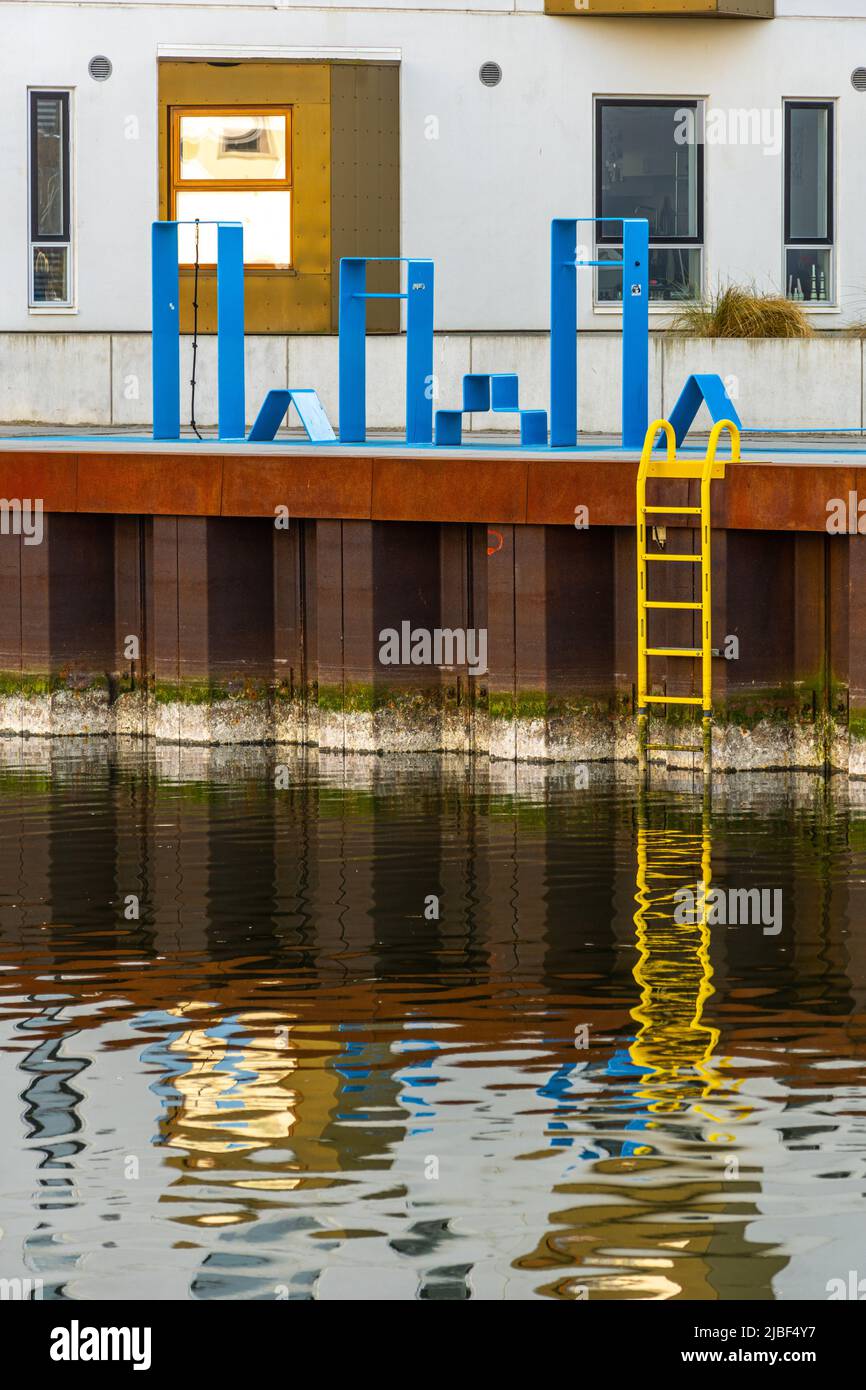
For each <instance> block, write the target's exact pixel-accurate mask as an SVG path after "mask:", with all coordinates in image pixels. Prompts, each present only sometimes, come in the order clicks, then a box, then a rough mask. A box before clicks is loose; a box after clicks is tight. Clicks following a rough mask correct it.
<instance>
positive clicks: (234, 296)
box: [217, 223, 246, 439]
mask: <svg viewBox="0 0 866 1390" xmlns="http://www.w3.org/2000/svg"><path fill="white" fill-rule="evenodd" d="M217 405H218V421H219V437H220V439H243V438H244V436H245V433H246V428H245V427H246V421H245V419H244V413H245V412H244V229H243V227H241V226H232V225H223V223H219V224H218V225H217Z"/></svg>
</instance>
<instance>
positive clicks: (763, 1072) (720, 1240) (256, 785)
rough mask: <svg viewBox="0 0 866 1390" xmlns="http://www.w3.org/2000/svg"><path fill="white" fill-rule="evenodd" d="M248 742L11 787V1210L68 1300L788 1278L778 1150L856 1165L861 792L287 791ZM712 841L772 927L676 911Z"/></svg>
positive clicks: (4, 1038) (865, 988) (383, 784)
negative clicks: (762, 890)
mask: <svg viewBox="0 0 866 1390" xmlns="http://www.w3.org/2000/svg"><path fill="white" fill-rule="evenodd" d="M202 756H203V755H202ZM250 756H251V757H252V758H253V761H252V767H251V768H247V767H246V766H245V765H244V764H239V768H238V769H233V770H231V771H230V772H226V771H225V770H224V769H223V771H221V772H220V775H219V776H215V775H212V776H202V775H200V774H197V775H196V776H191V777H187V778H186V779H184V778H176V779H175V780H174V781H171V780H165V779H161V778H160V777H158V776H155V775H154V774H153V770H152V768H151V767H150V764H149V763H148V761H147V759H143V760H140V761H135V760H132V761H131V762H130V763H129V764H124V763H123V762H122V760H121V761H116V760H112V758H108V759H106V760H105V761H104V762H103V763H100V762H99V760H98V759H97V760H96V764H95V766H88V767H87V768H83V769H79V770H78V771H74V770H72V771H70V765H71V762H72V760H70V761H69V762H68V763H67V764H64V763H63V762H62V760H61V764H60V766H59V768H55V769H54V771H53V772H52V776H51V778H50V779H42V781H40V782H38V783H34V782H31V781H28V779H27V778H26V777H21V778H20V779H19V780H18V781H15V780H14V779H13V787H12V788H11V789H7V794H6V796H5V798H4V799H3V801H2V803H0V817H2V818H3V826H2V828H3V831H4V832H5V833H4V834H2V835H0V868H2V872H3V875H4V876H5V879H4V881H5V884H6V892H5V894H3V895H0V957H2V961H0V963H2V966H3V971H2V973H0V1019H2V1021H3V1028H4V1030H6V1031H4V1032H3V1033H2V1035H0V1064H2V1068H3V1069H4V1070H0V1085H2V1086H4V1087H5V1089H3V1090H2V1097H3V1098H4V1104H7V1105H8V1100H7V1099H6V1098H7V1097H8V1096H9V1095H10V1094H12V1095H14V1096H16V1097H21V1098H22V1100H23V1108H22V1106H21V1105H20V1104H19V1105H17V1108H16V1110H15V1113H16V1115H21V1114H23V1117H24V1120H25V1126H24V1131H25V1132H24V1133H23V1134H22V1135H21V1137H20V1140H18V1139H13V1141H12V1143H11V1145H10V1149H11V1157H12V1161H13V1162H14V1164H15V1165H16V1173H18V1174H19V1176H18V1177H17V1178H16V1179H15V1182H14V1183H13V1184H12V1190H13V1191H14V1192H15V1193H16V1197H15V1202H16V1203H17V1204H18V1206H17V1207H16V1210H15V1212H14V1213H13V1215H14V1218H15V1220H14V1223H12V1224H10V1223H7V1222H6V1221H4V1222H3V1225H4V1226H6V1227H7V1230H10V1229H12V1225H13V1224H14V1230H15V1231H16V1237H15V1239H16V1240H19V1247H20V1248H21V1250H22V1252H23V1258H24V1259H25V1261H26V1264H27V1267H28V1268H29V1269H30V1270H31V1271H32V1272H33V1273H35V1274H39V1275H41V1276H42V1277H44V1278H45V1280H46V1294H47V1296H55V1297H63V1296H65V1297H73V1298H75V1297H82V1296H85V1293H83V1292H82V1290H85V1291H90V1290H93V1291H97V1292H98V1296H110V1291H111V1290H112V1289H113V1288H114V1287H115V1286H116V1285H118V1284H119V1285H120V1286H122V1287H124V1289H125V1293H124V1296H129V1294H130V1290H129V1287H128V1283H127V1284H126V1285H124V1281H125V1280H126V1281H129V1280H131V1279H133V1278H134V1279H135V1280H136V1281H138V1282H140V1281H141V1279H142V1278H143V1277H144V1274H143V1273H142V1271H143V1270H144V1271H145V1272H147V1271H150V1270H151V1269H152V1270H153V1279H154V1281H159V1280H163V1281H165V1282H170V1278H173V1280H174V1282H173V1283H171V1287H172V1289H173V1290H175V1291H178V1290H179V1291H180V1294H179V1296H189V1295H190V1294H192V1296H194V1297H200V1298H210V1297H260V1298H274V1297H283V1296H285V1297H290V1298H308V1297H313V1296H323V1297H345V1296H351V1294H352V1292H353V1291H354V1292H355V1293H356V1294H357V1293H358V1292H361V1293H363V1292H364V1291H365V1288H366V1286H367V1282H368V1280H369V1279H373V1280H374V1282H375V1286H376V1290H377V1296H380V1297H423V1298H449V1299H456V1298H466V1297H469V1296H513V1295H511V1294H510V1293H509V1290H518V1291H520V1293H521V1295H522V1296H528V1295H529V1294H538V1293H541V1294H543V1295H545V1296H552V1297H559V1298H575V1297H579V1296H580V1295H581V1290H582V1289H584V1288H585V1289H587V1290H588V1291H589V1294H590V1296H591V1297H614V1298H629V1297H690V1298H717V1297H728V1296H734V1295H739V1294H740V1293H741V1292H742V1291H743V1290H744V1289H745V1290H746V1291H747V1296H748V1297H751V1298H768V1297H771V1296H773V1281H774V1278H775V1277H776V1276H777V1275H778V1273H779V1271H781V1270H783V1269H786V1267H787V1266H788V1265H789V1264H790V1263H791V1262H792V1260H793V1261H794V1263H795V1264H796V1263H797V1262H796V1260H794V1255H793V1253H792V1252H794V1251H795V1250H796V1241H795V1233H793V1232H792V1231H791V1230H790V1229H787V1230H785V1229H784V1228H783V1234H782V1236H781V1237H780V1236H774V1237H773V1238H770V1239H763V1238H761V1236H760V1234H759V1232H763V1231H765V1230H767V1229H770V1228H769V1227H768V1225H767V1219H766V1210H768V1209H769V1210H771V1211H772V1210H778V1209H779V1201H780V1197H779V1193H780V1191H781V1192H782V1195H784V1189H780V1188H779V1187H778V1169H777V1168H774V1167H773V1165H774V1164H776V1163H778V1162H781V1163H787V1164H788V1169H787V1170H786V1171H791V1169H790V1162H791V1159H792V1156H794V1155H795V1154H797V1155H800V1157H799V1158H798V1159H797V1161H798V1162H805V1161H806V1159H805V1158H803V1155H809V1154H812V1153H814V1154H815V1158H814V1160H812V1159H809V1160H808V1161H810V1162H814V1164H815V1165H816V1167H817V1165H818V1164H819V1162H820V1161H824V1166H827V1164H829V1165H830V1166H831V1170H832V1171H833V1172H834V1173H835V1171H836V1170H839V1169H840V1165H842V1163H843V1154H842V1151H843V1150H844V1153H845V1154H846V1155H848V1157H847V1158H846V1159H845V1162H848V1164H849V1166H853V1165H854V1163H855V1162H856V1163H859V1164H860V1165H861V1166H862V1161H863V1149H864V1146H863V1144H862V1139H861V1138H859V1137H858V1135H857V1133H856V1132H855V1128H854V1126H855V1125H856V1121H854V1120H852V1119H850V1118H848V1112H849V1111H850V1109H851V1101H850V1095H851V1094H853V1093H855V1092H856V1094H858V1095H859V1094H860V1092H861V1089H862V1075H861V1070H862V1056H861V1054H862V1041H858V1040H857V1038H856V1037H855V1036H854V1027H853V1024H852V1020H853V1019H856V1017H858V1015H859V1013H861V1012H862V1011H863V1009H864V1007H866V954H864V952H863V951H862V950H861V949H860V946H859V940H855V939H853V938H851V937H850V935H849V934H847V933H846V929H845V923H846V922H847V920H848V914H849V910H850V909H849V904H850V903H851V902H854V901H855V900H856V895H857V893H858V891H859V890H858V888H857V883H858V881H859V880H858V877H857V871H854V872H852V869H851V865H850V864H849V862H848V859H847V858H846V856H848V855H849V854H850V853H851V850H850V847H849V837H850V836H851V834H853V833H854V831H853V830H852V828H851V827H856V818H854V817H853V816H851V815H849V813H847V812H846V813H845V817H843V818H840V817H839V816H836V815H835V814H834V813H832V812H831V811H830V810H828V809H827V805H826V803H825V802H823V801H821V800H820V798H819V797H818V796H817V795H816V794H815V793H814V792H813V790H812V789H811V784H810V786H809V787H807V788H806V790H805V791H804V792H802V793H799V792H798V793H797V796H798V797H799V798H800V799H799V800H796V801H795V804H790V805H789V804H787V803H786V802H785V800H784V796H780V797H779V798H777V800H776V801H772V802H771V803H770V804H769V809H768V808H767V807H766V806H761V807H759V810H758V811H757V812H755V811H753V810H752V808H751V805H750V803H749V801H748V796H746V797H745V800H744V805H743V806H742V807H740V806H738V805H737V804H736V801H735V800H734V799H733V798H732V799H731V800H730V802H729V803H726V804H725V806H724V808H723V809H722V810H721V811H720V810H719V809H718V808H717V809H716V810H715V811H714V813H713V815H712V817H711V816H710V815H709V808H708V807H703V808H702V807H701V805H700V802H699V801H698V802H695V801H694V800H693V799H691V798H689V797H688V796H682V795H679V794H674V793H669V792H665V793H659V794H653V795H652V796H650V797H649V799H648V800H646V801H641V800H640V799H638V798H636V797H635V796H634V794H633V791H632V789H631V788H627V789H626V790H625V791H623V790H622V789H621V788H619V787H618V786H617V785H616V783H615V782H611V783H608V782H606V781H604V780H603V778H601V776H600V777H599V781H598V782H596V783H592V782H591V783H590V786H589V788H588V789H577V788H576V787H575V786H574V785H573V784H572V783H569V782H568V780H567V778H566V776H565V774H564V773H560V772H558V771H556V770H544V771H541V770H538V771H535V772H531V771H528V770H523V771H521V773H520V777H519V779H518V778H517V776H516V774H515V772H514V770H513V769H509V770H500V772H497V771H496V769H493V770H490V769H488V770H487V771H486V772H484V774H483V775H482V773H481V772H480V771H479V770H478V769H475V770H473V772H472V776H471V777H470V776H468V774H467V773H466V772H465V771H463V772H458V771H454V770H451V771H449V770H448V765H447V764H443V765H442V767H440V768H438V770H433V771H431V770H430V769H429V768H427V769H426V770H423V771H421V772H419V771H418V770H417V769H413V770H410V771H407V772H401V771H400V770H399V769H398V770H397V771H393V770H391V769H390V767H389V766H388V765H386V764H379V763H376V764H375V765H374V766H371V765H369V764H364V765H359V768H358V769H357V771H355V772H354V773H352V774H351V775H350V774H349V773H348V772H347V770H346V767H345V765H344V764H343V763H339V765H338V766H337V768H336V771H335V772H334V774H333V775H327V776H326V775H325V774H324V773H323V772H322V770H321V768H319V770H318V771H315V770H314V769H312V768H311V766H310V764H309V763H308V762H307V761H306V760H304V759H299V760H298V761H297V763H293V765H292V766H293V775H292V779H291V785H290V787H289V789H288V790H287V791H286V792H285V793H284V794H282V795H279V796H278V795H276V794H275V792H274V784H273V777H272V767H271V765H270V763H269V762H268V760H267V757H266V756H265V755H264V754H256V755H255V756H253V755H250ZM256 759H258V761H256ZM500 775H501V777H502V778H503V782H502V784H500V783H497V782H496V780H495V779H496V777H497V776H500ZM509 779H511V780H509ZM520 779H524V780H520ZM526 779H528V780H526ZM533 779H534V780H533ZM821 796H824V793H823V792H822V793H821ZM774 816H775V821H774V820H773V819H772V818H773V817H774ZM711 834H712V837H713V841H714V843H713V845H712V846H711V844H710V836H711ZM719 842H721V846H722V853H721V858H722V862H723V864H724V868H725V878H726V881H728V882H738V883H742V882H743V881H744V878H743V876H744V875H746V874H748V873H750V872H759V870H757V869H753V867H751V866H752V860H753V858H754V854H755V847H756V846H757V847H758V851H759V852H760V854H762V855H763V856H764V860H763V868H762V869H761V870H760V872H761V873H763V874H764V875H765V877H764V880H763V881H764V882H782V883H783V884H784V886H785V891H786V902H788V903H789V904H791V905H793V910H792V912H790V913H789V916H788V917H787V918H786V928H785V934H784V935H783V937H782V938H780V940H779V941H777V942H775V941H769V940H768V939H767V938H762V937H761V935H760V933H758V934H754V933H751V934H750V933H747V932H742V933H740V934H739V935H736V934H732V933H730V932H721V933H720V932H716V931H715V930H714V929H713V928H712V927H710V926H709V924H708V922H707V919H706V914H705V913H701V914H699V916H698V919H697V920H695V921H693V922H689V921H686V922H678V921H676V920H675V916H674V909H675V897H674V895H675V893H676V890H677V888H679V887H682V886H694V885H695V884H697V883H703V884H704V885H705V887H708V886H709V885H710V883H711V882H712V881H713V872H714V871H713V866H712V864H711V859H712V858H717V857H718V854H719ZM46 847H47V848H46ZM711 849H712V853H711ZM858 852H859V851H858ZM635 858H636V859H637V883H636V884H635ZM737 875H739V877H737ZM772 876H775V877H772ZM130 891H135V892H136V894H137V896H138V897H139V899H140V913H139V916H138V917H137V918H135V919H134V920H128V919H127V918H125V916H124V912H123V903H124V901H125V899H126V895H127V894H128V893H129V892H130ZM431 895H432V896H433V897H434V898H435V899H436V900H437V902H438V909H439V910H438V915H429V914H427V913H426V912H425V904H426V903H428V901H429V900H430V898H431ZM861 906H862V905H861ZM583 1023H586V1025H587V1027H588V1033H589V1046H588V1048H587V1049H585V1050H576V1049H575V1037H574V1029H575V1027H576V1026H577V1025H578V1024H583ZM22 1040H26V1041H25V1045H24V1046H23V1047H22ZM788 1042H790V1044H791V1045H790V1047H787V1048H786V1046H785V1044H786V1043H788ZM726 1053H730V1054H731V1056H732V1057H735V1058H736V1059H737V1062H736V1064H734V1063H733V1062H732V1061H731V1060H730V1059H729V1057H728V1056H726V1055H725V1054H726ZM743 1058H745V1059H746V1063H747V1064H748V1065H750V1066H751V1068H752V1071H751V1073H749V1072H747V1071H746V1070H745V1069H744V1064H743V1061H742V1059H743ZM824 1059H829V1060H831V1061H832V1063H833V1065H834V1067H836V1068H837V1070H835V1071H834V1072H833V1073H832V1076H829V1077H828V1075H827V1074H822V1075H821V1076H820V1080H821V1083H822V1086H823V1087H824V1091H826V1095H827V1096H828V1097H829V1100H828V1101H827V1102H826V1104H824V1102H823V1101H822V1100H821V1098H820V1097H821V1096H822V1095H823V1094H824V1091H821V1090H820V1088H816V1085H815V1072H814V1070H813V1067H814V1065H816V1064H823V1062H824ZM843 1062H844V1067H843V1066H842V1065H841V1064H842V1063H843ZM747 1074H748V1075H750V1077H751V1080H750V1084H749V1085H748V1086H746V1083H745V1082H744V1080H743V1077H744V1076H746V1075H747ZM85 1076H86V1084H85V1080H84V1078H85ZM13 1077H14V1080H12V1078H13ZM837 1078H838V1089H836V1085H837ZM829 1081H832V1082H833V1085H830V1084H829ZM7 1082H8V1084H7ZM10 1087H14V1090H10ZM816 1095H818V1096H819V1099H818V1100H815V1099H813V1097H815V1096H816ZM12 1104H13V1107H14V1106H15V1101H13V1102H12ZM822 1107H823V1108H822ZM7 1119H8V1116H7ZM16 1122H18V1121H16ZM7 1128H9V1129H10V1132H12V1129H14V1125H13V1126H11V1127H9V1126H7ZM822 1145H823V1146H824V1147H825V1148H826V1150H827V1155H826V1159H824V1158H823V1155H822V1153H821V1146H822ZM129 1154H132V1155H133V1156H135V1157H136V1158H137V1160H138V1161H139V1163H140V1167H141V1171H142V1180H141V1182H140V1183H139V1184H138V1186H136V1185H135V1184H129V1183H126V1184H124V1183H123V1181H122V1176H121V1169H122V1163H123V1162H124V1161H125V1156H126V1155H129ZM852 1154H853V1155H854V1156H855V1157H854V1159H851V1158H850V1155H852ZM432 1160H435V1161H436V1162H435V1164H434V1163H432ZM28 1165H29V1166H28ZM434 1167H437V1168H438V1172H437V1173H436V1174H435V1175H434V1174H433V1173H432V1169H433V1168H434ZM34 1173H35V1175H36V1181H37V1183H38V1184H39V1186H38V1190H37V1192H36V1197H35V1200H34V1199H33V1198H32V1188H33V1177H34ZM816 1176H821V1177H822V1183H817V1182H816V1180H815V1179H814V1178H813V1177H812V1175H811V1170H810V1171H809V1172H806V1174H805V1176H804V1178H803V1184H804V1185H805V1187H806V1188H807V1190H808V1191H810V1192H813V1193H814V1194H815V1196H816V1202H815V1205H816V1207H818V1209H819V1210H821V1211H822V1212H823V1214H824V1219H825V1221H827V1222H831V1221H832V1220H833V1219H838V1222H839V1226H840V1228H842V1227H845V1228H848V1229H849V1230H850V1232H851V1233H852V1237H851V1238H853V1233H854V1232H856V1229H857V1227H856V1223H853V1222H852V1221H851V1214H850V1209H849V1205H848V1199H847V1197H846V1196H845V1195H844V1193H842V1195H837V1194H838V1193H839V1191H840V1189H839V1188H836V1189H833V1192H834V1200H835V1204H836V1205H835V1206H832V1203H831V1205H829V1206H828V1201H829V1198H828V1196H827V1194H828V1193H829V1192H830V1191H831V1187H830V1186H829V1185H828V1183H827V1181H826V1179H824V1175H823V1172H820V1173H818V1174H817V1175H816ZM786 1180H787V1178H786ZM810 1182H811V1186H809V1183H810ZM840 1182H841V1179H840ZM774 1183H776V1184H777V1185H776V1186H775V1187H774V1186H773V1184H774ZM25 1192H26V1193H28V1196H27V1198H26V1201H25V1200H24V1199H23V1198H22V1197H21V1195H20V1194H22V1193H25ZM798 1192H799V1189H798ZM818 1197H820V1199H821V1202H822V1203H823V1205H821V1204H820V1203H819V1202H818V1200H817V1199H818ZM774 1203H775V1207H774ZM801 1205H802V1200H801ZM831 1206H832V1210H831ZM109 1221H110V1222H111V1225H110V1227H107V1228H106V1227H102V1226H101V1223H102V1222H109ZM789 1225H790V1223H789ZM19 1232H20V1233H23V1234H21V1235H20V1239H19V1236H18V1234H17V1233H19ZM846 1238H847V1237H846V1231H845V1230H841V1231H840V1235H839V1237H838V1239H839V1240H841V1241H843V1243H844V1240H845V1239H846ZM774 1239H775V1240H776V1241H777V1242H778V1244H774ZM7 1246H8V1242H7ZM834 1258H835V1257H834ZM845 1258H849V1260H850V1258H851V1257H849V1256H841V1257H839V1262H841V1263H844V1260H845ZM844 1267H845V1269H847V1268H848V1264H845V1265H844ZM798 1268H800V1269H803V1268H805V1267H804V1266H803V1265H802V1264H800V1265H799V1266H798ZM371 1270H372V1271H374V1274H371V1273H370V1271H371ZM807 1273H808V1270H807ZM800 1277H803V1276H802V1275H801V1276H800ZM88 1281H89V1282H88ZM283 1290H284V1291H285V1292H278V1291H283ZM173 1296H178V1294H177V1292H175V1294H174V1295H173Z"/></svg>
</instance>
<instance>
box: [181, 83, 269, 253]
mask: <svg viewBox="0 0 866 1390" xmlns="http://www.w3.org/2000/svg"><path fill="white" fill-rule="evenodd" d="M274 115H276V116H283V117H284V118H285V141H286V170H285V175H284V177H283V178H282V179H276V178H275V179H182V178H181V177H180V167H181V165H180V123H181V119H182V117H184V116H217V117H218V116H274ZM292 124H293V121H292V106H291V105H289V104H284V103H276V104H275V103H272V102H262V103H261V105H257V106H249V105H242V106H231V105H229V106H226V105H213V104H211V103H207V104H202V105H196V106H186V105H184V106H171V107H169V130H168V144H169V159H168V212H169V220H171V221H174V220H176V218H177V195H178V193H261V192H266V193H267V192H287V193H289V195H290V205H291V217H290V220H289V263H288V265H283V264H279V265H278V264H277V263H276V262H274V261H256V262H255V264H254V265H246V264H245V265H244V273H245V274H247V275H249V274H250V273H254V272H256V271H258V272H262V271H264V272H265V273H266V274H268V275H279V274H285V273H292V272H293V270H294V264H295V200H294V179H293V176H292V134H293V132H292ZM193 266H194V262H193V261H181V262H180V269H181V270H182V271H184V270H191V269H192V268H193ZM215 268H216V267H215V262H213V261H200V262H199V269H200V270H213V269H215Z"/></svg>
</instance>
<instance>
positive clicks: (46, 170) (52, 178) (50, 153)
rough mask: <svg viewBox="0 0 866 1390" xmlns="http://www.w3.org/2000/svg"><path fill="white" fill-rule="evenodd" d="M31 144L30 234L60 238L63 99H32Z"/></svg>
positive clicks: (63, 177) (64, 169)
mask: <svg viewBox="0 0 866 1390" xmlns="http://www.w3.org/2000/svg"><path fill="white" fill-rule="evenodd" d="M34 102H35V108H36V109H35V123H34V131H35V145H36V148H35V150H34V151H33V158H34V159H35V160H36V180H35V197H36V206H35V208H34V235H35V236H36V237H52V236H57V237H61V236H64V235H66V228H65V226H64V211H65V210H64V196H63V192H64V183H65V178H66V131H65V129H64V127H65V122H64V119H63V107H64V103H63V99H62V98H61V97H59V96H56V97H55V96H36V97H35V98H34Z"/></svg>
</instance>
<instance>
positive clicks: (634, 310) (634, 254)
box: [622, 217, 649, 449]
mask: <svg viewBox="0 0 866 1390" xmlns="http://www.w3.org/2000/svg"><path fill="white" fill-rule="evenodd" d="M622 261H623V265H622V447H623V448H624V449H640V448H642V447H643V441H644V436H645V434H646V431H647V424H648V423H649V420H648V414H649V400H648V391H649V223H648V222H647V221H646V220H645V219H644V218H642V217H641V218H634V219H631V218H626V219H624V220H623V224H622Z"/></svg>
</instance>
